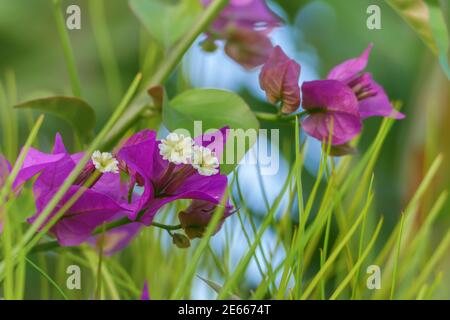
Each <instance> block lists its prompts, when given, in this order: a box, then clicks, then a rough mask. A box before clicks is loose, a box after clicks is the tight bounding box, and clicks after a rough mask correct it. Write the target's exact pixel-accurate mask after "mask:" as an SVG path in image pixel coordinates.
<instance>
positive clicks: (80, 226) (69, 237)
mask: <svg viewBox="0 0 450 320" xmlns="http://www.w3.org/2000/svg"><path fill="white" fill-rule="evenodd" d="M82 188H83V187H81V186H72V187H70V189H69V190H68V191H67V193H66V194H65V195H64V197H63V199H62V200H61V201H60V202H59V203H58V205H57V206H56V208H55V210H54V211H53V212H52V214H51V215H50V216H49V217H48V218H47V221H46V222H45V223H47V222H48V221H49V220H50V219H51V218H52V217H53V216H54V215H55V214H56V213H57V212H58V211H59V209H61V208H62V207H63V206H64V204H65V203H66V202H67V201H69V199H71V197H72V196H73V195H74V194H75V193H76V192H78V191H79V190H80V189H82ZM55 192H56V190H55ZM53 196H54V194H52V193H49V194H47V195H43V196H42V197H41V202H40V203H39V204H37V207H38V208H37V209H38V212H37V213H36V214H35V215H34V216H33V217H31V218H29V219H28V221H29V222H30V223H34V221H35V220H36V219H37V217H38V216H39V215H40V214H41V213H42V210H43V209H44V208H45V206H46V204H47V203H48V202H49V201H50V199H51V198H52V197H53ZM122 211H126V210H124V208H123V207H122V206H120V205H119V204H118V203H116V202H115V201H114V200H113V199H111V198H110V197H108V196H106V195H104V194H101V193H99V192H96V191H94V190H91V189H85V190H84V193H83V194H82V195H81V196H80V198H79V199H78V200H77V201H76V202H75V203H74V204H73V205H72V206H71V207H70V208H69V209H68V210H67V211H66V212H65V213H64V215H63V216H62V217H61V218H60V219H59V220H58V221H57V222H56V224H55V225H53V226H52V228H51V229H50V232H51V233H53V234H54V235H55V236H56V238H57V239H58V242H59V243H60V244H61V245H62V246H76V245H79V244H81V243H83V242H84V241H86V240H87V239H88V238H89V237H90V235H91V234H92V232H93V231H94V230H95V229H96V228H97V227H98V226H100V225H102V224H103V223H106V222H108V221H110V220H111V219H112V218H113V217H114V216H116V214H117V213H118V212H122Z"/></svg>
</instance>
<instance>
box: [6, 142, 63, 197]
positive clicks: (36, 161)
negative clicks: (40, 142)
mask: <svg viewBox="0 0 450 320" xmlns="http://www.w3.org/2000/svg"><path fill="white" fill-rule="evenodd" d="M64 156H65V155H64V154H61V153H59V154H47V153H43V152H40V151H38V150H36V149H34V148H30V149H29V150H28V153H27V155H26V156H25V160H24V162H23V165H22V167H21V169H20V170H19V173H18V174H17V177H16V179H15V180H14V183H13V189H17V188H18V187H20V186H21V185H22V184H23V183H25V182H26V181H27V180H29V179H31V178H32V177H34V176H35V175H36V174H38V173H39V172H41V171H42V170H44V169H45V168H47V167H49V166H51V165H53V164H54V163H56V162H58V161H60V160H61V159H62V158H64Z"/></svg>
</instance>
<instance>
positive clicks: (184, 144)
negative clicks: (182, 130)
mask: <svg viewBox="0 0 450 320" xmlns="http://www.w3.org/2000/svg"><path fill="white" fill-rule="evenodd" d="M158 147H159V153H160V155H161V156H162V158H163V159H164V160H167V161H169V162H172V163H174V164H177V165H178V164H191V165H192V167H194V168H195V169H196V170H197V171H198V173H199V174H200V175H202V176H212V175H214V174H216V173H218V172H219V159H217V157H216V155H215V154H214V152H212V151H211V150H210V149H208V148H205V147H203V146H198V145H195V144H194V141H193V140H192V139H191V138H190V137H185V136H184V135H182V134H177V133H174V132H172V133H170V134H169V135H168V136H167V137H166V139H162V140H161V143H160V144H159V146H158Z"/></svg>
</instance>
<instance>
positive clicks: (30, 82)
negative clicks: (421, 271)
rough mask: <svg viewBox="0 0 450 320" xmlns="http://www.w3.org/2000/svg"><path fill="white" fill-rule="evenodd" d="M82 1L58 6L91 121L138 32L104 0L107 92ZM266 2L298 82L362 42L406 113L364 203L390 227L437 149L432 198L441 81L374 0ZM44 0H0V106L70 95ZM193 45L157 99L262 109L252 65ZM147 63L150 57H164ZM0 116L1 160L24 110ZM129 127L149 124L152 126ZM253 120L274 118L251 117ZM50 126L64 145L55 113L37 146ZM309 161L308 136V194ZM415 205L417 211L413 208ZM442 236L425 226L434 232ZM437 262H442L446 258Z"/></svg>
mask: <svg viewBox="0 0 450 320" xmlns="http://www.w3.org/2000/svg"><path fill="white" fill-rule="evenodd" d="M88 2H89V1H88V0H86V1H75V0H72V1H63V8H65V7H67V6H68V5H70V4H77V5H79V6H80V7H81V17H82V27H81V30H73V31H70V40H71V43H72V46H73V50H74V53H75V59H76V63H77V68H78V72H79V76H80V79H81V82H82V87H83V92H82V95H83V98H84V99H85V100H86V101H88V102H89V103H90V105H92V106H93V107H94V108H95V110H96V112H97V116H98V119H97V127H98V128H101V126H102V124H103V123H104V122H105V121H106V119H107V118H108V116H109V115H110V114H111V110H112V107H113V106H115V105H116V104H117V102H118V99H120V97H121V96H122V94H123V93H124V90H125V89H126V87H127V86H128V84H129V83H130V82H131V80H132V79H133V77H134V75H135V74H136V73H137V72H138V71H139V70H140V69H141V66H142V63H143V52H145V50H144V49H145V48H144V47H143V46H142V43H143V42H144V43H145V40H146V39H147V35H146V32H145V30H144V29H143V28H142V27H141V25H140V23H139V21H138V20H137V19H136V17H135V16H134V15H133V13H132V11H131V10H130V8H129V6H128V3H127V1H125V0H108V1H106V6H105V11H104V12H103V13H104V19H105V20H106V22H107V24H108V26H109V31H110V36H111V37H110V40H111V45H112V47H113V49H114V50H113V55H114V56H115V58H116V61H117V65H118V68H119V71H120V82H119V83H118V84H117V92H113V93H111V92H108V87H107V85H106V80H105V76H104V73H103V69H102V65H101V62H100V61H101V60H100V58H99V50H98V46H97V42H96V36H98V35H96V34H95V32H93V23H95V22H94V21H95V18H96V17H97V18H98V16H95V14H93V13H92V11H91V9H92V7H91V6H90V4H89V3H88ZM268 3H269V5H270V7H271V8H272V9H273V10H274V11H275V12H276V13H277V14H278V15H279V16H280V17H282V18H283V20H284V21H285V22H286V24H285V25H284V26H282V27H280V28H278V29H276V30H274V31H273V32H272V33H271V39H272V41H273V43H274V44H278V45H281V46H282V47H283V49H284V50H285V51H286V52H287V54H288V55H290V56H291V57H293V58H295V59H296V60H297V62H299V63H300V64H301V65H302V75H301V81H306V80H312V79H318V78H323V77H325V76H326V74H327V72H328V70H329V69H330V68H331V67H332V66H334V65H336V64H337V63H340V62H341V61H343V60H345V59H348V58H350V57H355V56H357V55H359V54H360V53H361V52H362V50H363V49H364V48H365V47H366V46H367V45H368V44H369V43H374V49H373V51H372V55H371V57H370V62H369V66H368V70H370V71H371V72H372V73H373V75H374V78H375V79H376V80H377V81H378V82H379V83H381V84H382V85H383V86H384V87H385V89H386V91H387V92H388V95H389V97H390V98H391V99H393V100H399V101H401V102H402V112H403V113H405V114H406V119H405V120H402V121H398V122H396V123H395V124H394V127H393V129H392V131H391V132H390V134H389V136H388V138H387V141H386V143H385V144H384V147H383V149H382V152H381V155H380V158H379V161H378V162H377V165H376V170H375V175H376V186H375V187H376V204H375V207H376V210H377V212H379V213H380V214H383V215H384V216H385V219H386V225H387V226H389V225H391V226H393V225H394V223H395V222H396V221H398V217H399V214H400V213H401V210H402V208H403V205H404V203H405V202H406V201H408V200H409V199H410V197H411V195H412V193H413V192H414V191H415V189H416V188H417V185H418V183H419V182H420V181H421V179H422V178H423V175H424V172H425V171H426V169H427V168H428V166H429V164H430V162H431V161H432V160H433V159H434V158H435V157H436V156H437V155H438V154H443V155H444V159H445V160H444V166H443V168H442V169H441V171H440V173H439V177H438V179H437V180H436V181H434V183H433V186H432V189H431V190H429V192H428V193H427V197H428V198H429V200H428V202H429V204H430V205H431V204H432V203H433V200H435V198H434V196H435V195H436V194H437V193H438V192H439V191H441V190H443V189H445V188H448V187H449V186H450V166H449V164H450V162H449V161H448V159H449V156H450V154H449V152H450V133H449V129H448V124H449V123H450V90H449V89H450V87H449V81H448V79H447V78H446V77H445V75H444V73H443V72H442V70H441V68H440V66H439V65H438V63H437V60H436V58H435V57H434V56H433V54H432V52H431V51H430V50H429V49H428V48H427V46H426V45H425V44H424V43H423V42H422V41H421V39H420V38H419V37H418V36H417V34H416V33H414V31H413V30H412V29H411V28H410V27H409V26H408V25H407V24H406V23H405V22H404V21H403V20H402V18H401V17H400V16H398V15H397V13H396V12H395V11H394V10H392V8H391V7H390V6H388V5H387V4H386V3H385V1H381V0H352V1H342V0H327V1H325V0H273V1H269V2H268ZM371 4H377V5H379V6H380V8H381V15H382V17H381V19H382V20H381V21H382V29H381V30H369V29H368V28H367V27H366V19H367V17H368V14H367V13H366V9H367V7H368V6H369V5H371ZM51 5H52V4H51V1H48V0H16V1H10V0H0V82H1V83H2V85H3V86H4V87H5V88H8V83H9V84H11V83H15V88H16V90H15V91H16V92H15V93H14V98H12V99H10V101H9V102H6V101H3V102H4V103H11V102H22V101H26V100H29V99H30V98H34V97H43V96H49V95H70V82H69V76H68V73H67V71H66V65H65V62H64V57H63V52H62V47H61V43H60V41H59V37H58V34H57V30H56V26H55V21H54V17H53V14H52V10H51ZM97 13H98V12H97ZM93 18H94V20H93ZM200 41H201V38H200V39H198V42H197V43H196V45H194V46H193V47H192V48H191V50H190V51H189V52H188V54H187V55H186V57H185V58H184V61H183V66H182V67H181V68H179V69H178V70H177V72H176V73H175V74H174V76H173V77H172V78H171V79H170V81H169V83H168V85H167V89H168V92H169V95H171V94H172V95H173V94H174V93H175V92H179V91H181V90H184V89H187V88H189V87H215V88H225V89H231V90H233V91H236V92H238V93H239V94H240V95H241V96H242V97H244V99H245V100H246V101H247V102H248V104H249V105H250V107H251V108H253V109H254V110H258V111H269V112H270V111H271V108H272V107H271V106H270V105H268V104H267V103H266V102H265V99H264V94H263V92H262V91H261V90H260V89H259V85H258V73H259V70H254V71H246V70H244V69H243V68H242V67H240V66H239V65H237V64H236V63H234V62H233V61H231V60H230V59H229V58H228V57H227V56H226V55H224V53H223V51H222V50H220V49H219V50H218V51H216V52H215V53H205V52H203V51H202V50H201V48H200V46H199V44H198V43H199V42H200ZM155 59H156V60H155V62H156V63H158V62H160V61H162V60H163V59H164V56H159V57H156V58H155ZM9 87H11V86H9ZM1 101H2V100H1V99H0V102H1ZM2 116H3V117H4V116H5V115H4V114H2ZM8 116H10V117H13V118H11V120H12V121H15V119H17V121H18V122H17V123H18V126H17V128H13V129H14V131H13V132H5V130H0V150H1V151H2V152H3V153H5V154H6V155H7V156H8V157H9V159H10V160H13V159H14V158H15V155H16V154H17V151H18V150H17V149H14V147H12V148H10V147H9V146H8V144H10V143H9V142H8V141H12V140H14V139H17V140H18V142H19V145H20V144H22V143H23V142H24V139H25V138H26V136H27V134H28V132H29V129H30V124H32V123H33V119H34V118H35V117H36V115H35V114H32V113H31V112H29V111H23V110H21V111H13V112H12V113H11V114H10V115H8ZM380 122H381V119H378V118H370V119H369V120H367V121H366V122H365V125H364V131H363V133H362V137H361V140H360V144H359V149H360V151H361V152H363V151H364V150H365V149H366V148H367V147H368V146H369V145H370V143H371V141H372V140H373V138H374V136H375V134H376V132H377V130H378V128H379V125H380ZM141 125H142V126H147V125H148V126H151V125H152V122H151V121H149V122H148V124H147V123H145V122H144V123H142V124H141ZM262 127H265V128H271V127H274V125H273V124H270V123H262ZM280 129H281V131H280V137H281V139H280V143H279V145H278V146H277V147H278V148H279V150H280V151H281V152H282V154H284V155H286V157H285V158H284V159H282V162H281V166H280V172H279V176H285V175H286V174H287V171H288V170H287V169H288V166H289V162H290V159H289V156H288V154H290V151H291V148H293V145H292V139H293V137H292V131H291V130H284V129H283V127H280ZM162 130H163V129H162ZM58 131H59V132H61V133H62V135H63V136H64V137H65V140H66V141H68V145H69V148H70V146H73V145H72V144H71V143H72V141H71V136H72V134H71V129H70V127H69V126H68V125H67V124H66V123H64V122H63V121H61V120H60V119H58V118H54V117H52V116H48V117H47V118H46V121H45V123H44V125H43V128H42V129H41V132H40V135H39V144H40V146H41V148H43V149H45V150H49V148H50V146H51V144H52V142H53V137H54V135H55V133H56V132H58ZM319 157H320V145H319V144H318V143H315V142H314V141H310V148H308V154H307V158H306V167H307V169H308V170H306V171H305V172H304V174H303V175H304V177H303V179H304V188H305V190H308V189H311V187H312V183H313V182H314V181H315V173H316V170H317V166H318V159H319ZM240 172H241V174H242V176H241V177H240V179H241V184H242V189H243V190H244V195H245V197H246V199H247V203H248V204H249V205H250V209H251V210H252V211H254V214H255V216H256V217H258V216H262V215H264V213H265V208H264V205H263V199H262V198H261V197H262V196H261V193H260V192H255V190H254V189H253V188H252V185H254V181H255V180H254V179H255V177H256V169H255V168H254V167H253V168H252V167H244V168H241V170H240ZM279 176H265V177H263V181H262V187H263V188H264V189H265V192H266V193H267V194H268V196H269V197H270V198H271V199H273V198H274V197H275V196H276V195H277V193H278V191H279V190H280V188H281V185H280V181H283V180H282V179H280V177H279ZM260 187H261V186H260ZM285 205H287V204H285ZM294 206H295V205H294ZM449 209H450V203H447V204H446V207H445V210H444V211H443V213H442V214H441V215H440V218H439V219H442V220H445V223H442V224H441V225H442V226H448V220H450V211H449ZM423 210H427V208H426V207H425V206H424V208H423ZM293 219H295V217H293ZM418 223H420V221H418ZM438 225H439V224H438ZM388 229H389V228H388ZM443 231H445V230H436V231H435V232H436V234H441V233H442V232H443ZM270 237H276V234H275V232H273V233H272V234H271V233H268V235H267V239H266V242H267V243H269V244H270V242H271V241H272V240H273V239H271V238H270ZM236 250H238V251H239V248H236ZM241 250H242V249H241ZM280 254H281V255H282V252H281V253H280ZM274 259H276V257H274ZM447 260H448V262H449V263H450V254H448V256H447ZM250 273H251V272H250ZM30 277H31V279H33V276H30ZM248 279H249V280H248V281H249V282H252V281H255V282H257V281H258V277H257V276H256V275H250V276H249V278H248ZM448 280H449V279H447V281H448ZM33 283H34V284H36V285H37V280H30V284H28V285H29V286H30V288H29V289H30V290H29V291H27V295H28V296H29V297H32V298H33V297H34V298H37V296H36V295H35V294H34V293H33V287H32V286H33ZM447 283H448V282H447ZM251 286H252V285H251V283H250V284H249V287H251ZM27 288H28V287H27ZM196 292H197V293H196V297H209V296H210V295H211V290H210V289H208V288H207V287H206V286H204V285H203V286H202V285H201V284H199V285H198V289H197V290H196Z"/></svg>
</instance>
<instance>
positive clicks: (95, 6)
mask: <svg viewBox="0 0 450 320" xmlns="http://www.w3.org/2000/svg"><path fill="white" fill-rule="evenodd" d="M88 5H89V13H90V21H91V24H92V31H93V33H94V38H95V42H96V44H97V50H98V54H99V56H100V61H101V63H102V67H103V72H104V73H105V78H106V85H107V88H108V94H109V99H110V101H111V103H113V104H114V103H117V101H119V99H120V97H121V95H122V93H123V86H122V81H121V79H120V70H119V66H118V65H117V59H116V56H115V54H114V48H113V45H112V43H111V36H110V33H109V31H108V25H107V22H106V17H105V1H104V0H97V1H88Z"/></svg>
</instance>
